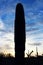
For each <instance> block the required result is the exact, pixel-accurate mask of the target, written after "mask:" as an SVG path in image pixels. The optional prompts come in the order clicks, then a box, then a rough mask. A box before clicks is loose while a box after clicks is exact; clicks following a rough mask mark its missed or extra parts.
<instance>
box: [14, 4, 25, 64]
mask: <svg viewBox="0 0 43 65" xmlns="http://www.w3.org/2000/svg"><path fill="white" fill-rule="evenodd" d="M24 51H25V17H24V8H23V5H22V4H21V3H18V4H17V6H16V12H15V58H17V59H18V58H19V59H21V60H22V61H23V58H24ZM17 61H18V60H17ZM18 62H19V64H20V63H21V64H22V62H21V61H20V60H19V61H18Z"/></svg>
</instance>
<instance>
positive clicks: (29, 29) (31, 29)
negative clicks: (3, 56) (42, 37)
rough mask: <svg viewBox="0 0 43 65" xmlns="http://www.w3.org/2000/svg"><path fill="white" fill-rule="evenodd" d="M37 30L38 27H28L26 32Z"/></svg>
mask: <svg viewBox="0 0 43 65" xmlns="http://www.w3.org/2000/svg"><path fill="white" fill-rule="evenodd" d="M37 30H39V28H28V29H27V30H26V32H31V31H37Z"/></svg>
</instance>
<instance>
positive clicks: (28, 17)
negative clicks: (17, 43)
mask: <svg viewBox="0 0 43 65" xmlns="http://www.w3.org/2000/svg"><path fill="white" fill-rule="evenodd" d="M19 2H20V3H22V4H23V7H24V12H25V23H26V46H25V47H26V49H25V50H26V52H27V53H28V50H29V51H31V50H36V46H37V47H38V51H39V54H42V53H43V0H0V51H1V52H3V51H5V49H6V51H8V52H9V51H10V52H11V53H12V52H13V54H14V20H15V9H16V4H17V3H19ZM38 44H39V45H38ZM30 47H31V49H30ZM3 49H4V50H3ZM6 51H5V53H6ZM35 53H36V51H34V53H33V54H35Z"/></svg>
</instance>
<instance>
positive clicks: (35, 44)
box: [29, 43, 41, 46]
mask: <svg viewBox="0 0 43 65" xmlns="http://www.w3.org/2000/svg"><path fill="white" fill-rule="evenodd" d="M29 45H32V46H40V45H41V43H33V44H29Z"/></svg>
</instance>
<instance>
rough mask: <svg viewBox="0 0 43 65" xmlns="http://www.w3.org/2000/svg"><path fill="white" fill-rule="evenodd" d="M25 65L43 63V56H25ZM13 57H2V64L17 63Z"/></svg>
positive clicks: (0, 61) (10, 64) (0, 58)
mask: <svg viewBox="0 0 43 65" xmlns="http://www.w3.org/2000/svg"><path fill="white" fill-rule="evenodd" d="M19 60H20V59H19ZM24 62H25V65H43V56H38V57H30V58H24ZM15 63H16V61H15V58H13V57H7V58H4V57H0V65H8V64H9V65H16V64H15Z"/></svg>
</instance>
